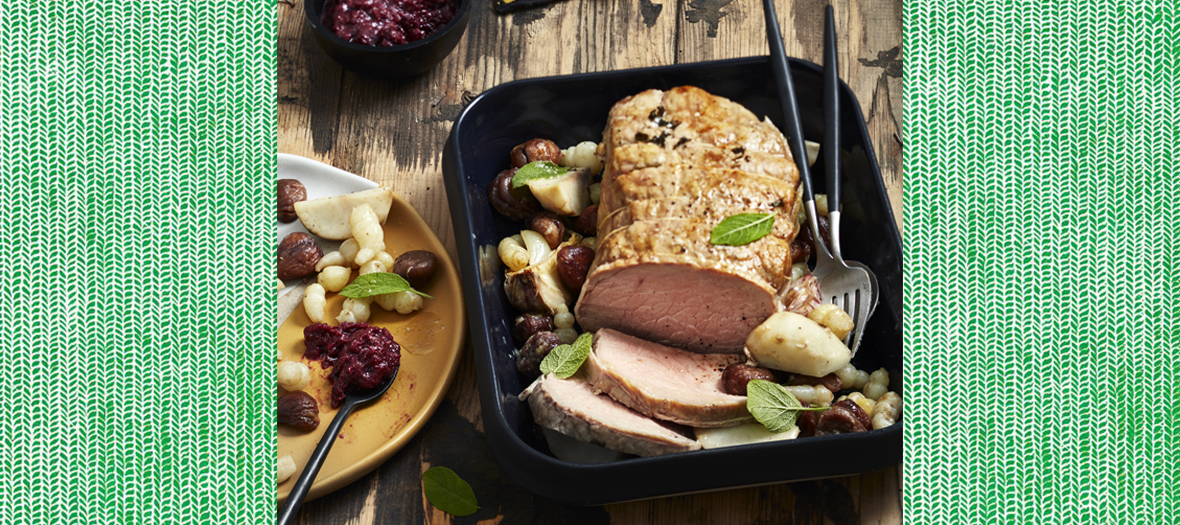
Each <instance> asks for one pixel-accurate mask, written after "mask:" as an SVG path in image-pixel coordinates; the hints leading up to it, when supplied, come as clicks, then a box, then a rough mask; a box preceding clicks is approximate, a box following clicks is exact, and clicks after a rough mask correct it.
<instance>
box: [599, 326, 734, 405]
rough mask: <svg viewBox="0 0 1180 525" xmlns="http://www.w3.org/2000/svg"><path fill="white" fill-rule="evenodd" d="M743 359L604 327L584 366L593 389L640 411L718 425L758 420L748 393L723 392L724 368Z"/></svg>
mask: <svg viewBox="0 0 1180 525" xmlns="http://www.w3.org/2000/svg"><path fill="white" fill-rule="evenodd" d="M743 361H745V357H744V356H742V355H733V354H698V353H694V352H686V351H684V350H678V349H675V348H671V347H667V346H663V345H659V344H656V343H652V342H649V341H644V340H642V339H639V338H636V337H631V336H629V335H627V334H624V333H621V332H616V331H614V330H610V329H602V330H599V331H598V332H596V333H595V334H594V342H593V347H592V349H591V351H590V356H589V357H588V358H586V363H585V364H584V365H583V367H584V368H583V370H584V371H585V373H586V379H587V380H588V381H589V382H590V384H592V385H594V388H595V389H597V390H599V391H601V392H603V393H605V394H607V395H609V396H611V397H612V398H614V399H615V400H616V401H618V402H620V403H622V404H624V405H626V406H628V407H630V408H631V409H633V410H635V411H637V412H639V413H641V414H644V415H647V416H651V417H654V418H657V419H662V420H665V421H671V422H673V423H679V424H681V425H687V426H690V427H695V428H718V427H732V426H737V425H740V424H742V423H749V422H752V421H753V420H754V419H753V417H752V416H751V415H750V412H749V411H748V410H746V397H745V396H734V395H730V394H727V393H725V390H724V387H723V386H722V383H721V375H722V372H723V371H724V370H725V368H726V367H728V366H729V365H732V364H736V363H740V362H743Z"/></svg>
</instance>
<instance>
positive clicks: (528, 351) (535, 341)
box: [516, 332, 561, 381]
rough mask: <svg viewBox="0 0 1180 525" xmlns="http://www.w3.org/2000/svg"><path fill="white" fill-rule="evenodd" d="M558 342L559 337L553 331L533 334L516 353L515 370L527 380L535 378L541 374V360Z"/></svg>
mask: <svg viewBox="0 0 1180 525" xmlns="http://www.w3.org/2000/svg"><path fill="white" fill-rule="evenodd" d="M560 344H561V338H560V337H557V334H555V333H553V332H537V333H536V334H533V336H532V337H530V338H529V340H528V341H525V343H524V347H523V348H521V349H520V353H519V354H517V355H516V372H517V373H518V374H520V375H521V376H522V377H523V378H524V379H526V380H528V381H532V380H533V379H536V377H537V376H539V375H541V361H544V360H545V356H547V355H549V352H550V351H552V350H553V349H554V348H556V347H557V345H560Z"/></svg>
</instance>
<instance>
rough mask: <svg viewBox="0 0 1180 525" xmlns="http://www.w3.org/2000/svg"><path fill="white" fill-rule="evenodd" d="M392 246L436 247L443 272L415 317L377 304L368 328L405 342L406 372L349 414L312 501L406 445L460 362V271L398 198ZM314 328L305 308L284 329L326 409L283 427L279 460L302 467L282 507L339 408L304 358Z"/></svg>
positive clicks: (287, 344)
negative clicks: (306, 422)
mask: <svg viewBox="0 0 1180 525" xmlns="http://www.w3.org/2000/svg"><path fill="white" fill-rule="evenodd" d="M304 160H306V159H304ZM308 162H311V161H308ZM317 164H318V163H317ZM320 166H324V165H322V164H321V165H320ZM325 167H326V166H325ZM288 176H289V175H288ZM289 178H299V177H298V175H295V176H289ZM385 245H386V247H387V249H388V251H389V253H390V255H393V256H394V257H397V256H398V255H400V254H402V253H404V252H407V251H410V250H430V251H431V252H434V253H435V254H436V255H438V256H439V263H440V267H439V269H438V271H437V273H436V274H435V276H434V278H433V279H432V280H431V282H430V284H429V285H427V286H426V288H425V289H424V290H422V291H423V292H425V293H427V294H430V295H431V296H433V297H434V300H429V299H426V300H425V304H424V305H423V308H422V309H421V310H419V311H417V312H415V313H413V314H411V315H401V314H398V313H397V312H386V311H385V310H383V309H381V307H380V306H377V305H376V304H375V303H374V304H373V313H372V317H370V318H369V324H371V325H375V326H380V327H383V328H386V329H388V330H389V332H390V333H391V334H393V338H394V340H395V341H397V343H398V344H399V345H401V355H402V357H401V368H400V370H399V371H398V375H397V379H396V380H395V381H394V382H393V386H392V387H390V389H389V391H388V392H386V393H385V396H384V397H382V398H381V399H379V400H377V401H374V402H373V403H372V404H369V405H367V406H365V407H363V408H361V409H359V410H357V411H355V412H353V413H352V415H351V416H349V418H348V421H347V422H345V424H344V429H343V430H342V431H341V432H340V435H339V436H338V437H337V441H336V443H335V444H334V445H333V446H332V450H331V452H330V453H329V454H328V457H327V459H326V460H325V461H324V466H323V468H322V469H321V470H320V473H319V476H318V477H317V478H316V481H315V484H313V485H312V487H311V491H310V492H309V493H308V495H307V499H308V500H312V499H315V498H318V497H320V496H323V495H325V494H329V493H331V492H332V491H335V490H337V489H339V488H341V487H343V486H345V485H347V484H349V483H352V482H353V481H355V480H356V479H357V478H360V477H361V476H363V475H365V474H367V473H369V472H370V471H372V470H373V469H375V468H377V467H378V466H379V465H381V464H382V463H384V462H385V461H386V460H387V459H389V457H390V456H392V455H393V454H394V453H395V452H397V451H398V450H399V449H401V448H402V447H403V446H405V444H406V443H407V442H408V441H409V440H410V439H411V438H412V437H414V434H415V433H417V432H418V430H420V429H421V428H422V426H423V425H424V424H425V423H426V420H428V419H430V416H431V415H432V414H433V413H434V410H435V409H436V408H437V407H438V405H439V403H440V402H441V401H442V398H443V397H444V396H445V395H446V391H447V388H448V387H449V386H450V383H451V380H452V379H453V378H454V376H455V370H456V368H457V367H458V364H459V357H460V353H461V352H462V348H463V334H464V330H466V327H467V319H466V314H465V312H464V309H463V293H462V287H461V285H460V283H459V273H458V271H457V269H456V267H455V264H454V262H453V261H451V259H450V257H449V256H448V255H447V251H446V249H445V247H443V244H442V242H440V241H439V240H438V237H436V236H435V234H434V232H433V231H431V229H430V227H429V226H428V225H427V224H426V222H425V221H423V220H422V217H421V216H419V215H418V213H417V212H416V211H414V209H413V208H412V207H410V205H409V204H407V203H406V201H404V200H402V199H401V197H397V196H395V197H394V199H393V206H392V208H391V209H390V210H389V218H388V219H387V220H386V221H385ZM353 277H354V278H355V277H356V273H355V271H354V272H353ZM343 302H344V298H343V297H341V296H339V295H337V294H334V293H331V292H329V293H328V303H327V309H326V311H325V314H324V317H325V319H326V320H328V323H329V324H332V325H337V324H339V323H337V322H336V321H335V317H336V316H337V315H338V314H339V313H340V306H341V303H343ZM310 324H311V320H310V319H308V318H307V314H306V313H305V312H304V311H303V308H302V307H299V308H296V309H295V312H294V313H293V314H291V316H290V317H289V318H288V319H287V320H286V322H284V323H283V324H282V326H280V327H279V334H278V341H279V351H280V352H282V353H283V356H284V357H285V358H286V359H289V360H298V361H302V362H304V363H307V364H308V366H310V367H311V371H312V372H311V373H312V379H311V384H310V385H309V386H308V388H307V390H306V391H307V393H309V394H311V395H312V396H313V397H315V398H316V399H317V400H318V401H319V404H320V426H319V428H318V429H317V430H315V431H313V432H300V431H297V430H294V429H291V428H288V427H286V426H282V425H280V426H279V430H278V434H279V442H278V450H279V454H278V457H282V456H284V455H287V454H290V455H291V458H292V459H294V460H295V465H296V466H297V467H298V470H296V471H295V474H294V475H293V476H291V477H290V478H289V479H287V481H284V482H283V483H280V484H279V487H278V489H279V503H280V504H282V503H283V502H284V501H285V500H286V499H287V494H289V493H290V491H291V487H293V486H294V485H295V480H296V479H298V478H299V475H300V474H302V473H303V466H304V465H305V464H306V463H307V460H308V458H309V457H311V453H312V451H313V450H315V447H316V445H317V444H318V443H319V441H320V437H321V435H322V434H323V431H324V429H325V428H327V426H328V423H329V422H331V421H332V418H333V417H335V416H336V410H335V409H332V408H331V391H332V384H331V383H330V382H329V381H328V379H327V376H328V371H325V370H322V369H321V368H320V366H319V362H318V361H312V362H309V361H307V360H305V359H303V329H304V327H306V326H308V325H310Z"/></svg>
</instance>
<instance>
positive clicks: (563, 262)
mask: <svg viewBox="0 0 1180 525" xmlns="http://www.w3.org/2000/svg"><path fill="white" fill-rule="evenodd" d="M593 262H594V250H591V249H590V248H587V247H585V246H562V247H561V250H558V252H557V276H558V277H559V278H561V285H562V286H564V287H565V289H566V290H569V291H570V292H571V293H573V294H574V295H578V293H580V292H581V291H582V285H583V284H585V283H586V274H587V273H589V272H590V264H591V263H593Z"/></svg>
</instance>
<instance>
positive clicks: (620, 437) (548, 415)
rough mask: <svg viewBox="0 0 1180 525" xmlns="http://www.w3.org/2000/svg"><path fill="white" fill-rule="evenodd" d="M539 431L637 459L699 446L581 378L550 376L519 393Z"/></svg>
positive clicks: (697, 448) (684, 450)
mask: <svg viewBox="0 0 1180 525" xmlns="http://www.w3.org/2000/svg"><path fill="white" fill-rule="evenodd" d="M520 399H521V401H527V402H528V404H529V408H530V409H531V410H532V412H533V420H534V421H535V422H536V423H537V424H538V425H540V426H542V427H545V428H549V429H553V430H556V431H557V432H560V433H562V434H565V435H567V436H570V437H572V438H574V439H577V440H579V441H586V442H589V443H594V444H596V445H602V446H604V447H606V448H609V449H611V450H617V451H619V452H626V453H628V454H635V455H637V456H659V455H661V454H671V453H673V452H687V451H690V450H699V449H700V448H701V445H700V443H698V442H697V441H696V440H694V439H690V438H687V437H685V436H683V435H681V434H680V433H677V432H675V431H673V430H671V429H669V428H668V427H666V426H664V425H662V424H660V423H659V422H657V421H655V420H653V419H651V418H649V417H647V416H644V415H641V414H639V413H637V412H635V411H634V410H631V409H629V408H627V407H625V406H623V405H620V404H619V403H618V402H616V401H615V400H613V399H611V398H610V397H608V396H605V395H601V394H598V393H596V392H595V391H594V389H593V388H592V387H591V386H590V383H588V382H586V380H585V379H583V378H582V377H580V376H578V375H575V376H574V377H571V378H569V379H558V378H557V377H556V376H554V375H552V374H549V375H546V376H544V377H542V378H540V379H538V380H537V381H536V382H534V383H533V384H532V385H530V386H529V387H528V388H527V389H525V391H524V392H522V393H521V394H520Z"/></svg>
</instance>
